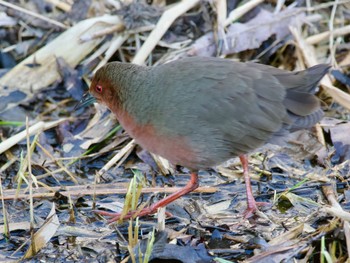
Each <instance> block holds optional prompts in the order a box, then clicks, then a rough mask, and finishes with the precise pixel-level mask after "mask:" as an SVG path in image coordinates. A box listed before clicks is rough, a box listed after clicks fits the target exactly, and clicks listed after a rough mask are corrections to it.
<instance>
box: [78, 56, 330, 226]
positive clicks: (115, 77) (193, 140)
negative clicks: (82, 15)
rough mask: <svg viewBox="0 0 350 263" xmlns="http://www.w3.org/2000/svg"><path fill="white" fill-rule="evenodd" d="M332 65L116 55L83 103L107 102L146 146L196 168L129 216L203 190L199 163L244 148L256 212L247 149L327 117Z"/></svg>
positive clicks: (204, 165) (113, 216)
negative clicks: (153, 60)
mask: <svg viewBox="0 0 350 263" xmlns="http://www.w3.org/2000/svg"><path fill="white" fill-rule="evenodd" d="M329 68H330V66H329V65H327V64H319V65H316V66H313V67H311V68H308V69H306V70H303V71H298V72H290V71H286V70H282V69H278V68H275V67H272V66H268V65H263V64H259V63H253V62H236V61H232V60H229V59H224V58H215V57H188V58H183V59H178V60H175V61H172V62H169V63H165V64H162V65H158V66H141V65H136V64H132V63H123V62H110V63H107V64H106V65H105V66H103V67H101V68H100V69H99V70H97V71H96V73H95V75H94V77H93V79H92V82H91V85H90V87H89V92H88V93H86V94H85V95H84V97H83V98H82V100H81V101H80V103H79V107H83V106H86V105H88V104H91V103H93V102H97V103H100V104H104V105H105V106H107V107H108V108H109V109H110V111H111V112H112V113H113V114H115V116H116V118H117V119H118V121H119V123H120V124H121V125H122V127H123V128H124V130H125V131H126V132H127V133H128V134H129V135H130V136H131V137H132V138H134V139H135V141H136V142H137V143H138V144H139V145H140V146H141V147H143V148H144V149H146V150H147V151H149V152H152V153H154V154H157V155H160V156H162V157H163V158H165V159H168V160H169V161H170V162H171V163H172V164H175V165H181V166H183V167H186V168H188V169H189V170H190V171H191V178H190V180H189V182H188V183H187V185H186V186H185V187H183V188H182V189H180V190H179V191H177V192H174V193H172V194H171V195H169V196H167V197H165V198H164V199H162V200H160V201H158V202H156V203H154V204H152V205H150V206H149V207H146V208H143V209H142V210H141V211H138V212H137V213H136V212H129V214H127V215H126V216H124V219H127V218H131V217H135V216H139V217H140V216H145V215H149V214H153V213H155V212H156V211H157V209H158V208H160V207H164V206H166V205H167V204H169V203H171V202H173V201H174V200H176V199H178V198H180V197H181V196H183V195H185V194H187V193H190V192H191V191H193V190H195V189H196V188H197V187H198V186H199V180H198V171H199V170H203V169H208V168H211V167H214V166H216V165H219V164H221V163H223V162H225V161H227V160H228V159H231V158H233V157H237V156H238V157H239V158H240V161H241V163H242V167H243V176H244V180H245V187H246V193H247V209H246V210H245V212H244V217H246V218H248V217H250V216H252V215H253V214H254V213H255V212H256V211H257V210H258V205H259V203H258V202H256V201H255V199H254V196H253V193H252V188H251V182H250V177H249V170H248V159H247V154H249V153H251V152H253V151H254V150H256V149H257V148H259V147H261V146H263V145H264V144H266V143H274V142H275V141H276V142H277V141H281V140H280V139H281V138H284V137H285V136H286V135H287V134H289V133H291V132H293V131H297V130H301V129H307V128H310V127H312V126H314V125H315V124H316V123H317V122H318V121H320V120H321V119H322V117H323V115H324V113H323V110H322V109H321V106H320V100H319V99H318V98H317V97H316V96H315V95H314V94H315V92H316V90H317V87H318V84H319V82H320V80H321V79H322V78H323V76H324V75H325V74H326V73H327V72H328V70H329ZM282 141H283V140H282ZM98 213H99V214H101V215H104V216H108V217H110V220H109V221H110V222H114V221H118V220H120V219H121V214H119V213H110V212H107V211H99V212H98Z"/></svg>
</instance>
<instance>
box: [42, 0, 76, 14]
mask: <svg viewBox="0 0 350 263" xmlns="http://www.w3.org/2000/svg"><path fill="white" fill-rule="evenodd" d="M45 1H46V2H49V3H51V4H53V5H54V6H55V7H57V8H59V9H61V10H63V11H64V12H67V13H68V12H70V10H71V9H72V6H71V5H69V4H67V3H65V2H62V1H59V0H45Z"/></svg>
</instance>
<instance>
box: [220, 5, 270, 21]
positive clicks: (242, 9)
mask: <svg viewBox="0 0 350 263" xmlns="http://www.w3.org/2000/svg"><path fill="white" fill-rule="evenodd" d="M262 2H264V0H251V1H249V2H247V3H245V4H244V5H241V6H239V7H237V8H236V9H234V10H232V11H231V13H230V14H229V15H228V17H227V19H226V21H225V26H228V25H229V24H231V23H232V22H233V21H235V20H237V19H238V18H240V17H242V16H243V15H245V14H246V13H248V12H249V11H250V10H252V9H253V8H254V7H256V6H257V5H259V4H261V3H262Z"/></svg>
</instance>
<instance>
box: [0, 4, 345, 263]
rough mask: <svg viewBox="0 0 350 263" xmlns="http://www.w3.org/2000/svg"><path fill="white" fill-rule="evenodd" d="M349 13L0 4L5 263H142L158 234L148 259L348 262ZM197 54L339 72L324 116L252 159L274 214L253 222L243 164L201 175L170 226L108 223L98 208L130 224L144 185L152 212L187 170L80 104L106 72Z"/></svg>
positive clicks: (322, 8)
mask: <svg viewBox="0 0 350 263" xmlns="http://www.w3.org/2000/svg"><path fill="white" fill-rule="evenodd" d="M349 10H350V1H334V2H332V1H261V0H260V1H258V0H251V1H230V0H227V1H222V0H218V1H198V0H188V1H184V2H179V1H163V0H158V1H147V2H142V1H125V2H119V1H115V0H106V1H91V0H89V1H82V0H81V1H79V0H77V1H72V0H71V1H70V0H67V1H63V0H62V1H53V0H46V1H43V0H35V1H34V0H33V1H12V0H11V1H0V39H1V42H0V120H1V122H0V124H1V126H0V131H1V132H0V135H1V143H0V176H1V192H0V194H1V198H2V202H1V212H0V219H1V226H0V228H1V235H0V248H1V249H0V260H1V261H4V262H5V261H6V262H11V261H17V260H20V259H22V260H24V261H33V262H36V261H57V262H62V261H64V262H75V261H79V262H81V261H88V262H90V261H91V262H94V261H99V262H107V261H108V262H133V260H134V261H135V262H142V260H140V257H144V255H141V254H140V251H142V252H143V254H145V251H146V247H147V242H148V239H150V237H151V234H152V231H153V229H156V232H157V233H156V234H155V235H154V243H153V250H152V253H150V254H149V255H148V256H149V261H150V262H237V261H246V262H281V261H283V262H292V261H293V262H296V261H297V262H319V261H321V262H348V261H349V248H350V226H349V222H350V213H349V212H348V211H349V209H350V191H349V155H350V140H349V132H350V126H349V109H350V96H349V85H350V80H349V75H348V74H349V73H348V72H349V64H350V52H349V44H348V43H349V32H350V28H349V27H350V26H349V19H350V13H349ZM187 56H221V57H227V58H228V59H235V60H241V61H256V62H260V63H263V64H268V65H273V66H275V67H279V68H283V69H287V70H301V69H304V68H305V67H309V66H312V65H314V64H317V63H330V64H332V66H333V69H332V71H331V72H330V74H329V75H328V76H327V77H325V78H324V79H323V81H322V83H321V84H322V85H321V88H320V90H319V93H318V96H319V98H320V99H321V100H322V102H323V109H324V110H325V115H326V116H325V118H324V119H323V120H322V122H321V123H320V125H318V126H317V127H315V128H314V129H313V130H311V131H303V132H299V133H297V134H293V136H292V137H291V140H290V142H289V144H288V145H287V146H286V147H279V146H276V145H266V146H265V147H263V148H262V149H258V150H257V151H256V152H254V153H251V155H250V171H251V176H252V180H253V191H254V195H255V196H256V198H257V200H258V201H265V202H270V204H271V205H270V206H269V207H263V208H262V209H261V212H259V213H258V214H257V216H254V217H252V218H250V219H248V220H245V219H243V218H242V212H243V211H244V209H245V205H246V203H245V190H244V184H243V183H242V179H241V167H240V164H239V161H238V160H236V159H233V160H230V161H228V162H227V163H225V164H223V165H220V166H219V167H213V169H211V170H208V171H201V172H200V183H201V187H200V188H199V189H198V190H197V191H196V192H195V193H192V194H190V195H187V196H186V197H184V198H181V199H179V200H177V201H176V202H174V204H171V205H169V206H168V207H167V208H166V211H167V212H170V213H171V214H172V217H167V218H165V214H164V212H165V211H164V210H161V211H160V212H159V213H158V214H157V215H156V216H150V217H145V218H140V219H138V220H134V221H132V222H129V221H128V222H124V223H120V224H108V222H107V221H106V220H105V219H104V218H101V217H99V216H97V215H95V214H94V213H93V211H92V210H93V209H106V210H108V211H117V212H121V211H122V208H123V206H124V201H125V194H126V192H127V190H128V183H129V182H130V181H131V179H132V178H135V180H134V181H136V182H138V185H137V184H135V185H134V189H133V190H134V191H135V193H140V191H141V192H142V194H141V195H140V199H139V200H138V203H139V204H141V203H144V202H146V203H150V202H155V201H156V200H157V199H160V198H162V197H163V196H164V194H166V193H171V192H173V191H176V189H178V187H182V186H183V185H185V184H186V182H187V180H188V178H189V177H188V172H189V171H188V170H186V169H185V168H182V167H174V166H172V165H171V164H169V163H167V162H166V160H163V159H161V158H159V157H157V156H153V155H151V154H149V153H147V152H145V151H143V150H142V149H140V148H139V147H138V146H137V145H135V143H134V142H133V141H132V140H131V139H130V138H129V137H128V135H127V134H125V133H124V131H123V129H122V128H121V127H120V126H119V125H118V123H117V121H116V120H115V118H114V117H113V116H112V115H110V114H109V112H108V111H107V110H106V109H105V108H103V107H101V106H99V105H94V106H91V107H88V108H84V109H79V110H75V109H74V106H75V105H76V103H77V102H78V101H79V100H80V98H81V96H82V95H83V94H84V92H85V91H86V90H87V88H88V85H89V80H90V79H91V77H92V75H93V72H94V71H96V69H97V68H98V67H100V66H102V65H104V64H105V63H106V62H108V61H114V60H121V61H126V62H133V63H137V64H146V65H157V64H162V63H166V62H168V61H171V60H175V59H179V58H182V57H187ZM26 117H28V122H27V123H26ZM208 150H209V151H210V149H208ZM141 185H143V187H141ZM141 188H142V189H141ZM136 201H137V200H136ZM129 226H131V227H129ZM129 255H131V257H130V256H129ZM225 260H226V261H225ZM145 262H146V261H145Z"/></svg>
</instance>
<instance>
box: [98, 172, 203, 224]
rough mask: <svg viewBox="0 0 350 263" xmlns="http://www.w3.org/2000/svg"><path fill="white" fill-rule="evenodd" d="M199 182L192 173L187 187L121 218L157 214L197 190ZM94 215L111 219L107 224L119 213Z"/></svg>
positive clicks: (116, 219)
mask: <svg viewBox="0 0 350 263" xmlns="http://www.w3.org/2000/svg"><path fill="white" fill-rule="evenodd" d="M198 186H199V182H198V174H197V172H192V173H191V180H190V181H189V182H188V183H187V185H186V186H185V187H184V188H182V189H180V190H179V191H177V192H175V193H172V194H171V195H169V196H168V197H166V198H164V199H162V200H160V201H158V202H157V203H154V204H153V205H151V206H149V207H146V208H143V209H142V210H141V211H139V212H138V211H133V212H130V213H128V214H127V215H125V216H124V217H123V219H128V218H131V217H133V218H135V217H141V216H145V215H149V214H154V213H155V212H157V210H158V208H160V207H163V206H166V205H167V204H170V203H171V202H173V201H175V200H176V199H178V198H180V197H181V196H183V195H185V194H187V193H189V192H192V191H193V190H195V189H196V188H198ZM95 213H97V214H100V215H103V216H109V217H112V218H111V219H110V220H108V222H110V223H111V222H115V221H118V220H119V219H120V216H121V214H120V213H110V212H105V211H99V210H97V211H95Z"/></svg>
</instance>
